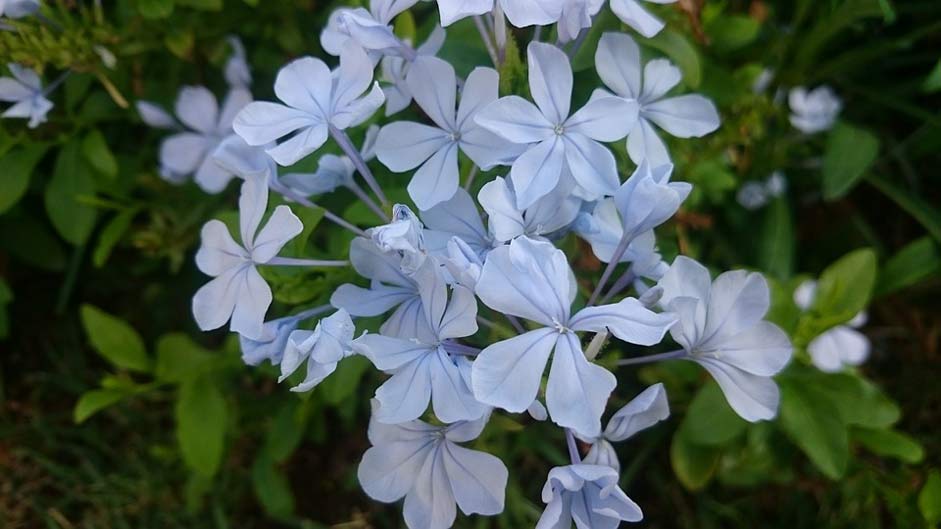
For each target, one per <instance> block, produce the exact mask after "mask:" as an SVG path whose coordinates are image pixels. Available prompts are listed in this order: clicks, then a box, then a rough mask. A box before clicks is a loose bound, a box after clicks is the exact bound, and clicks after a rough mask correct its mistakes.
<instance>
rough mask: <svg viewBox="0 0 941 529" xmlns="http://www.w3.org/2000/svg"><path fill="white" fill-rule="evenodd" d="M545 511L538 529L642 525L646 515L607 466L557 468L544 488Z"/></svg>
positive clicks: (611, 528)
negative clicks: (626, 524)
mask: <svg viewBox="0 0 941 529" xmlns="http://www.w3.org/2000/svg"><path fill="white" fill-rule="evenodd" d="M542 501H543V502H544V503H545V504H546V510H545V511H544V512H543V513H542V516H541V517H540V518H539V522H537V523H536V529H569V528H571V527H572V522H574V523H575V527H577V528H578V529H617V527H618V526H619V525H620V524H621V521H622V520H623V521H625V522H639V521H640V520H642V519H643V517H644V514H643V513H642V512H641V510H640V507H639V506H638V505H637V504H636V503H634V501H633V500H631V499H630V498H628V497H627V494H624V491H623V490H621V488H620V487H619V486H618V473H617V471H616V470H614V469H613V468H611V467H609V466H606V465H589V464H584V463H581V464H572V465H568V466H564V467H555V468H553V469H552V470H551V471H550V472H549V478H548V479H547V480H546V484H545V486H544V487H543V488H542Z"/></svg>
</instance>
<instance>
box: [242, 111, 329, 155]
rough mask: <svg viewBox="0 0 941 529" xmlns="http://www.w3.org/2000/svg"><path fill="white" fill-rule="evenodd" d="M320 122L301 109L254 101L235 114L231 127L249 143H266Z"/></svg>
mask: <svg viewBox="0 0 941 529" xmlns="http://www.w3.org/2000/svg"><path fill="white" fill-rule="evenodd" d="M322 123H323V121H322V120H321V119H320V118H319V117H316V116H315V115H313V114H310V113H308V112H305V111H303V110H297V109H295V108H290V107H286V106H284V105H281V104H278V103H269V102H267V101H256V102H254V103H249V104H248V105H246V106H245V108H243V109H242V111H241V112H239V113H238V115H236V116H235V120H234V121H233V122H232V128H233V129H234V130H235V132H236V134H238V135H239V136H241V137H242V139H244V140H245V142H246V143H248V144H249V145H266V144H268V143H271V142H273V141H275V140H277V139H278V138H281V137H282V136H285V135H287V134H289V133H291V132H293V131H295V130H298V129H302V128H305V127H311V126H314V125H319V124H322Z"/></svg>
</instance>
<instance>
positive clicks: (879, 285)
mask: <svg viewBox="0 0 941 529" xmlns="http://www.w3.org/2000/svg"><path fill="white" fill-rule="evenodd" d="M938 273H941V248H939V247H938V243H937V242H935V241H934V240H932V239H931V238H930V237H927V236H925V237H922V238H920V239H917V240H915V241H912V242H911V243H909V244H908V245H907V246H905V247H904V248H902V249H901V250H899V252H898V253H897V254H895V255H893V256H892V257H891V258H889V260H888V261H886V263H885V265H883V267H882V270H881V271H880V272H879V281H877V282H876V291H875V294H874V295H875V296H884V295H886V294H891V293H892V292H895V291H897V290H901V289H903V288H905V287H909V286H911V285H914V284H916V283H918V282H919V281H921V280H923V279H925V278H926V277H928V276H930V275H932V274H938Z"/></svg>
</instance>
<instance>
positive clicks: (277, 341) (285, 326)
mask: <svg viewBox="0 0 941 529" xmlns="http://www.w3.org/2000/svg"><path fill="white" fill-rule="evenodd" d="M299 321H300V318H298V317H297V316H287V317H284V318H278V319H276V320H271V321H267V322H265V324H264V326H263V328H262V331H261V336H260V337H259V338H258V339H257V340H253V339H251V338H248V337H246V336H242V335H240V336H239V346H240V347H241V348H242V361H243V362H245V363H246V364H247V365H250V366H257V365H258V364H260V363H262V362H263V361H265V360H268V361H269V362H271V364H272V365H278V364H280V363H281V358H282V356H283V355H284V348H285V347H287V344H288V337H289V336H290V334H291V333H292V332H294V329H296V328H297V324H298V322H299Z"/></svg>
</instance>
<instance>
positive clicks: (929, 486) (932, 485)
mask: <svg viewBox="0 0 941 529" xmlns="http://www.w3.org/2000/svg"><path fill="white" fill-rule="evenodd" d="M918 510H919V511H921V515H922V516H924V517H925V521H927V522H928V523H930V524H937V523H941V472H938V471H937V470H932V471H931V472H930V473H929V474H928V479H926V480H925V484H924V485H923V486H922V487H921V492H919V493H918Z"/></svg>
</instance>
